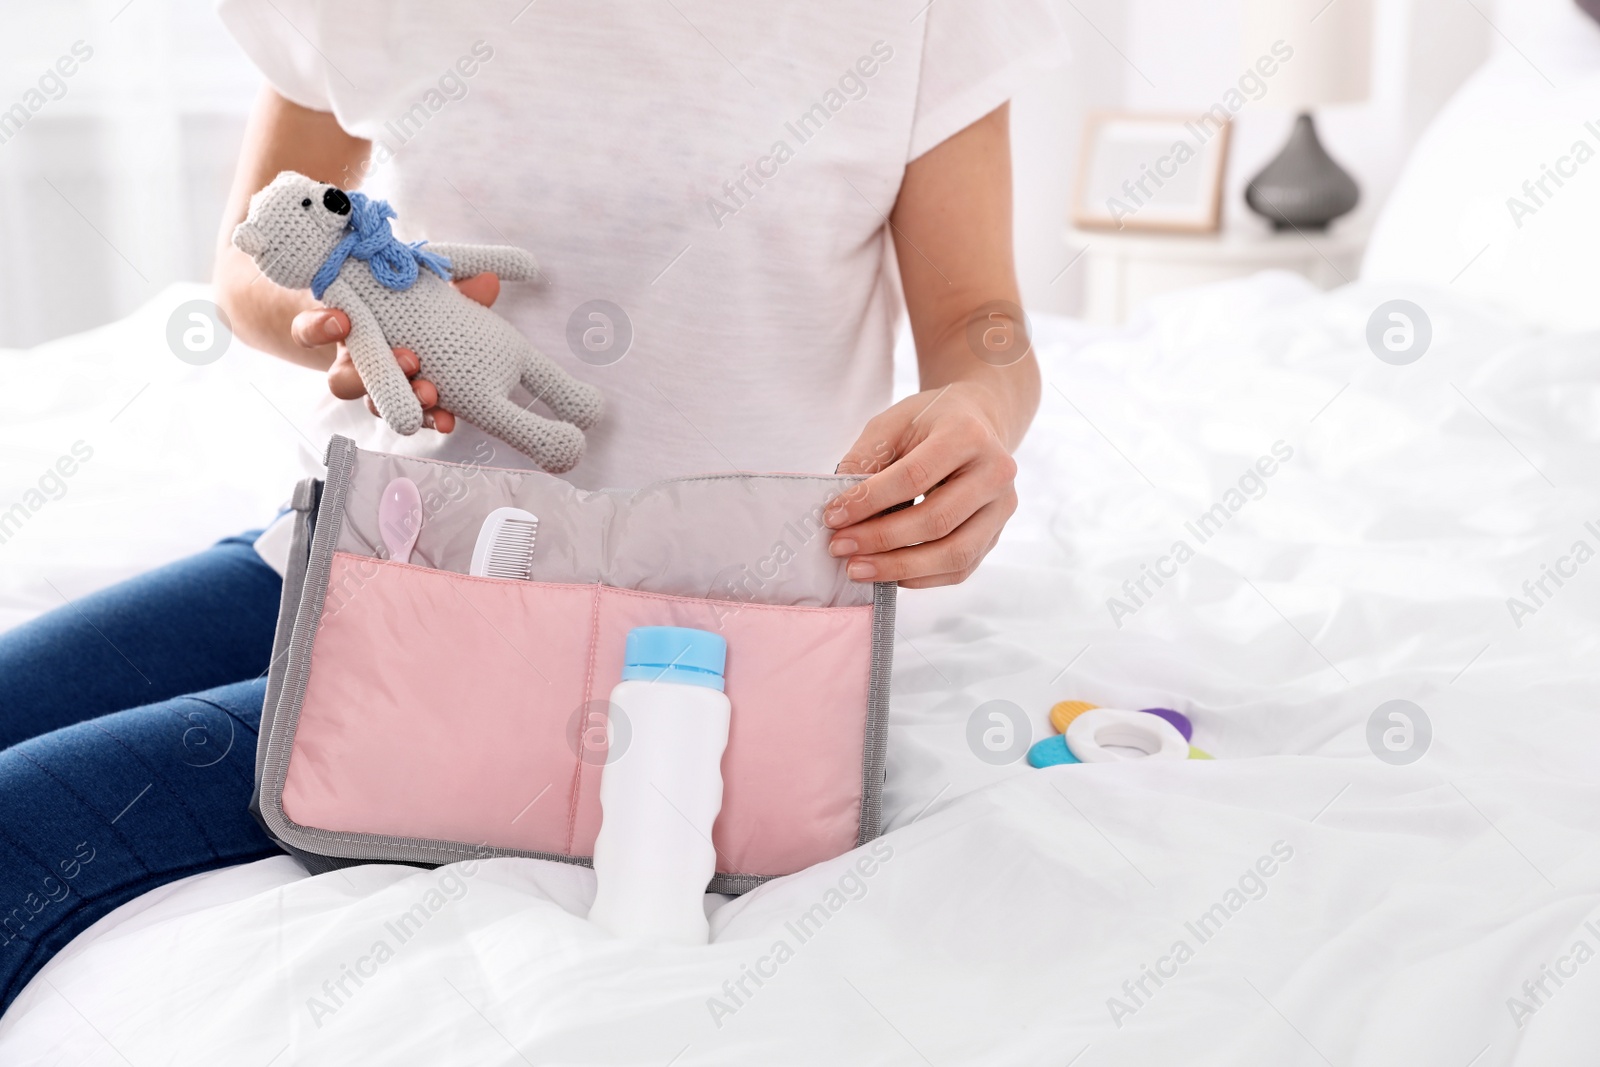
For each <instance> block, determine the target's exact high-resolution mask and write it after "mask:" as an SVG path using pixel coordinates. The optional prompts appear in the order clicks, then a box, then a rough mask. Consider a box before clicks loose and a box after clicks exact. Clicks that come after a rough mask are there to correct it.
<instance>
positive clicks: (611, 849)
mask: <svg viewBox="0 0 1600 1067" xmlns="http://www.w3.org/2000/svg"><path fill="white" fill-rule="evenodd" d="M727 655H728V643H727V642H726V641H724V640H723V639H722V638H721V637H719V636H718V635H716V634H714V633H710V632H709V631H706V630H694V629H689V628H686V627H681V626H639V627H635V628H634V629H633V630H630V631H629V632H628V644H627V649H626V653H625V658H624V660H623V663H624V666H623V668H622V681H621V682H619V683H618V684H617V687H616V688H615V689H613V690H612V691H611V704H612V708H613V710H612V713H611V715H610V716H608V720H607V724H606V731H607V737H608V739H610V740H613V741H614V740H615V737H616V734H615V733H614V732H613V729H614V726H615V723H614V721H613V720H615V719H616V717H617V715H618V712H619V711H620V713H621V715H622V716H623V717H625V719H626V721H627V723H628V726H629V727H630V728H631V740H630V741H629V743H628V747H627V749H626V751H623V752H621V753H618V754H616V755H614V756H613V757H610V758H608V759H607V762H606V765H605V770H604V772H603V774H602V777H601V779H600V809H601V821H600V834H599V837H597V838H596V840H595V843H594V873H595V877H596V880H597V882H598V883H599V884H598V888H597V891H596V893H595V898H594V907H593V908H591V909H590V910H589V921H590V922H592V923H594V924H595V925H596V926H598V927H600V928H601V929H602V930H605V931H606V932H608V933H610V934H612V935H614V936H617V937H632V938H639V939H642V940H650V941H658V942H670V943H672V944H682V945H703V944H705V943H706V941H707V940H708V939H709V938H710V936H711V930H710V927H709V925H708V924H707V922H706V914H705V900H704V897H705V892H706V883H707V882H709V881H711V876H712V875H713V874H715V873H716V870H717V853H716V850H715V849H714V848H713V847H712V845H711V825H712V823H714V822H716V819H717V812H719V811H721V810H722V750H723V749H724V748H726V747H727V744H728V713H729V707H728V698H727V697H726V696H724V695H723V693H722V671H723V666H724V664H725V663H726V661H727Z"/></svg>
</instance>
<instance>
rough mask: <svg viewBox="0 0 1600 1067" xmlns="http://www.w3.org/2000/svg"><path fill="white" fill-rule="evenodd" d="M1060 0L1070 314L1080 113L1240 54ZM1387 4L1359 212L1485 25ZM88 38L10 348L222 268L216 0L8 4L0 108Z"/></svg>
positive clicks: (31, 202) (1220, 25) (1175, 13)
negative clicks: (1070, 222) (1066, 56)
mask: <svg viewBox="0 0 1600 1067" xmlns="http://www.w3.org/2000/svg"><path fill="white" fill-rule="evenodd" d="M1051 2H1052V3H1055V4H1056V5H1057V8H1058V12H1059V17H1060V18H1061V20H1062V23H1063V25H1064V26H1065V27H1066V29H1067V32H1068V33H1069V35H1070V37H1071V41H1072V45H1073V49H1074V52H1075V56H1074V59H1073V62H1072V63H1071V64H1070V65H1069V66H1067V67H1065V68H1063V69H1061V70H1058V71H1054V72H1050V73H1048V74H1044V75H1041V76H1040V78H1039V79H1038V80H1037V81H1036V82H1035V83H1034V84H1032V85H1030V86H1029V87H1028V89H1027V90H1025V91H1024V92H1023V93H1022V95H1020V96H1019V97H1018V98H1017V100H1016V101H1015V104H1014V106H1013V118H1012V121H1013V143H1014V152H1015V171H1016V205H1017V212H1016V216H1017V224H1016V230H1017V234H1016V238H1017V259H1018V268H1019V272H1020V275H1021V279H1022V286H1023V295H1024V299H1025V303H1027V305H1028V306H1029V307H1031V308H1034V309H1037V310H1043V311H1054V312H1063V313H1069V314H1070V313H1072V312H1075V311H1076V310H1077V309H1078V307H1079V304H1080V302H1081V284H1082V270H1081V264H1079V265H1078V266H1076V267H1072V268H1070V269H1064V268H1068V264H1069V263H1070V262H1071V257H1072V255H1073V254H1074V250H1070V249H1068V248H1067V246H1066V245H1065V243H1064V242H1063V240H1062V227H1063V223H1064V221H1065V217H1066V205H1067V198H1068V192H1069V190H1070V188H1071V183H1072V180H1073V176H1074V174H1075V168H1076V163H1077V157H1078V145H1079V140H1080V138H1081V132H1082V120H1083V116H1084V114H1085V113H1086V112H1087V111H1089V110H1092V109H1120V108H1130V109H1198V108H1204V107H1206V106H1208V105H1210V104H1211V103H1213V102H1214V101H1215V100H1216V99H1217V97H1218V95H1219V94H1220V93H1221V92H1222V91H1223V90H1224V89H1225V88H1227V87H1228V86H1229V85H1231V84H1233V82H1234V81H1235V80H1236V79H1237V78H1238V76H1239V73H1240V71H1241V70H1242V68H1243V64H1242V60H1241V57H1240V55H1239V45H1238V38H1239V28H1238V19H1239V0H1205V2H1204V3H1197V2H1196V0H1051ZM1336 2H1337V0H1336ZM1374 2H1375V3H1376V5H1377V16H1376V22H1377V29H1376V33H1375V37H1376V39H1377V51H1376V54H1375V57H1374V78H1373V98H1372V100H1371V101H1370V102H1369V103H1366V104H1361V105H1352V106H1345V107H1339V108H1331V109H1328V111H1327V112H1326V113H1325V114H1323V115H1322V116H1321V117H1320V121H1321V124H1322V129H1323V132H1324V134H1325V140H1326V141H1327V143H1328V146H1329V148H1330V150H1331V151H1332V152H1334V154H1335V155H1336V156H1337V157H1338V158H1339V159H1340V160H1341V161H1343V162H1344V163H1345V165H1346V166H1347V167H1348V168H1349V169H1350V170H1351V171H1352V172H1353V173H1354V174H1355V175H1356V176H1357V177H1358V179H1359V180H1360V181H1361V182H1362V185H1363V190H1364V194H1365V199H1364V202H1363V205H1362V208H1361V210H1360V212H1359V213H1358V216H1359V217H1358V219H1357V220H1356V221H1357V222H1359V221H1360V218H1361V217H1365V216H1369V215H1370V213H1371V212H1372V211H1373V209H1374V208H1375V207H1376V206H1377V204H1378V203H1379V202H1380V201H1381V198H1382V196H1383V194H1384V193H1385V192H1386V191H1387V190H1388V188H1389V187H1390V185H1391V184H1392V183H1393V181H1394V178H1395V176H1396V174H1397V173H1398V170H1399V166H1400V164H1401V162H1402V160H1403V158H1404V155H1405V152H1406V150H1407V149H1408V148H1409V146H1410V145H1411V144H1412V143H1413V142H1414V140H1415V138H1416V135H1417V133H1418V132H1419V131H1420V130H1421V129H1422V128H1423V126H1424V125H1425V124H1426V122H1427V120H1428V119H1429V118H1430V117H1431V116H1432V115H1433V114H1434V112H1435V111H1436V110H1437V109H1438V107H1439V106H1440V105H1441V104H1442V103H1443V101H1444V100H1445V99H1446V98H1447V97H1448V96H1449V94H1450V93H1451V92H1452V91H1453V90H1454V88H1455V87H1456V85H1457V84H1459V82H1460V81H1461V80H1462V79H1463V78H1464V77H1465V76H1466V74H1467V73H1469V72H1470V71H1471V70H1472V69H1473V68H1474V67H1475V66H1476V65H1477V64H1478V62H1479V61H1480V60H1481V58H1482V57H1483V55H1484V53H1485V49H1486V41H1487V40H1488V39H1489V37H1490V34H1491V31H1490V29H1489V27H1488V25H1487V23H1486V22H1485V20H1484V18H1483V16H1482V15H1480V14H1479V13H1478V11H1477V9H1475V7H1474V5H1473V4H1469V3H1466V2H1464V0H1374ZM1503 2H1505V3H1507V4H1515V3H1517V2H1518V0H1503ZM1521 2H1523V3H1529V2H1536V3H1551V2H1557V0H1521ZM1559 2H1569V0H1559ZM1478 7H1486V5H1484V4H1482V3H1480V4H1479V5H1478ZM1508 17H1509V16H1508ZM1496 18H1497V22H1498V21H1500V18H1499V16H1498V15H1497V16H1496ZM78 40H82V41H83V42H85V44H87V45H88V46H89V47H91V48H92V49H93V50H94V55H93V58H92V59H90V60H89V61H88V62H86V63H84V64H82V66H81V69H80V70H79V71H78V72H77V73H76V74H74V75H73V76H72V77H71V78H69V79H66V85H67V91H66V93H65V95H64V96H63V97H62V98H61V99H60V100H53V101H50V102H49V103H47V104H46V105H45V107H44V108H43V109H42V110H41V111H40V112H39V113H38V114H37V115H36V116H35V117H34V118H33V119H32V120H30V123H29V127H28V128H27V130H26V134H25V135H24V136H20V137H17V138H15V139H13V140H11V141H8V142H6V143H0V247H4V248H6V249H7V250H8V254H7V255H6V256H0V347H17V346H25V345H29V344H34V343H36V342H39V341H42V340H47V339H49V338H52V337H59V336H61V335H63V334H68V333H73V332H76V331H79V330H83V329H87V328H89V327H92V326H96V325H99V324H101V323H104V322H107V321H110V320H111V319H113V318H116V317H118V316H121V315H123V314H126V313H127V312H129V311H130V310H132V309H133V308H134V307H137V306H138V305H139V304H140V303H142V302H143V301H144V300H146V299H147V298H148V297H149V296H150V295H152V294H153V293H155V292H157V291H159V290H160V289H161V288H162V287H163V286H164V285H166V284H167V283H168V282H171V281H174V280H181V279H196V280H197V279H203V278H205V277H206V276H207V275H208V274H209V271H210V263H211V249H212V242H213V240H214V237H215V233H214V228H215V225H216V220H217V218H218V217H219V215H220V212H221V209H222V204H223V199H224V196H225V194H226V192H227V186H228V179H229V175H230V173H231V166H232V161H233V158H234V155H235V153H236V151H237V147H238V142H239V138H240V133H241V124H242V120H243V116H244V114H245V112H246V109H247V108H248V106H249V102H250V100H251V98H252V96H253V94H254V90H255V85H256V77H255V74H254V71H253V69H252V68H251V67H250V65H249V63H248V61H247V60H246V59H245V58H244V56H243V55H242V54H241V53H240V52H239V50H238V48H237V47H236V46H235V45H234V44H233V42H232V40H231V38H229V37H228V35H227V34H226V33H225V32H224V31H223V29H222V27H221V25H220V24H219V23H218V21H217V19H216V17H215V15H214V14H213V12H212V10H211V4H210V2H209V0H135V2H134V3H132V4H131V5H128V6H126V7H123V6H122V5H121V4H120V3H119V2H117V0H98V2H94V3H90V2H88V0H51V2H50V3H48V4H42V3H37V2H33V0H0V107H4V106H9V105H10V103H12V102H14V101H15V100H16V99H17V98H18V97H19V96H20V94H21V93H22V92H23V90H24V89H26V88H27V87H28V86H29V85H31V84H33V83H34V82H35V80H36V79H37V77H38V76H39V74H40V73H42V72H43V71H44V70H45V69H46V68H47V67H49V66H50V65H52V64H53V63H55V62H56V60H57V59H58V58H60V57H61V56H62V55H64V54H67V53H68V51H69V49H70V48H71V46H72V45H73V43H74V42H75V41H78ZM1119 52H1120V53H1121V54H1119ZM1135 68H1137V70H1135ZM1140 72H1142V73H1140ZM1146 78H1148V79H1149V81H1148V82H1146V80H1145V79H1146ZM1268 102H1270V100H1267V101H1263V105H1262V106H1261V107H1260V108H1257V107H1256V106H1255V105H1247V106H1246V108H1245V110H1244V112H1243V113H1241V115H1240V116H1239V119H1238V121H1237V124H1236V128H1235V131H1234V132H1235V137H1234V151H1233V159H1232V163H1231V166H1230V178H1229V195H1228V200H1227V206H1226V210H1227V212H1228V213H1229V214H1230V215H1233V216H1240V215H1243V214H1245V212H1244V211H1243V206H1242V201H1240V199H1239V195H1240V190H1241V189H1242V188H1243V185H1244V183H1245V181H1247V180H1248V178H1249V176H1250V175H1251V174H1253V173H1254V172H1255V171H1256V170H1257V169H1259V167H1260V166H1261V164H1262V163H1263V162H1265V160H1267V159H1268V158H1270V157H1271V156H1272V155H1273V154H1274V153H1275V152H1276V151H1277V148H1278V146H1279V145H1280V144H1281V142H1282V139H1283V137H1284V134H1285V131H1286V129H1287V124H1288V122H1289V120H1290V116H1288V115H1287V114H1283V113H1278V112H1274V111H1272V110H1270V109H1269V108H1267V107H1266V106H1265V104H1266V103H1268ZM52 187H53V188H52Z"/></svg>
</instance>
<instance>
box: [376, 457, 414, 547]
mask: <svg viewBox="0 0 1600 1067" xmlns="http://www.w3.org/2000/svg"><path fill="white" fill-rule="evenodd" d="M421 530H422V494H421V493H420V492H418V491H417V483H416V482H414V481H412V480H411V479H410V478H396V479H395V480H394V481H392V482H390V483H389V484H388V485H386V486H384V487H383V496H382V498H381V499H379V501H378V532H379V533H381V534H382V535H383V544H384V547H385V548H387V549H388V550H389V559H390V560H392V561H393V562H395V563H409V562H411V550H412V549H413V548H415V547H416V545H417V534H418V533H419V532H421Z"/></svg>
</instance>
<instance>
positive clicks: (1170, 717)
mask: <svg viewBox="0 0 1600 1067" xmlns="http://www.w3.org/2000/svg"><path fill="white" fill-rule="evenodd" d="M1139 710H1140V711H1142V712H1144V713H1145V714H1146V715H1156V716H1159V717H1160V718H1163V719H1165V720H1167V721H1168V722H1170V723H1171V724H1172V725H1173V726H1176V727H1177V728H1178V732H1179V733H1180V734H1182V735H1183V739H1184V740H1185V741H1193V740H1194V723H1192V722H1190V721H1189V716H1187V715H1185V714H1184V713H1183V712H1181V711H1173V710H1172V709H1171V708H1140V709H1139Z"/></svg>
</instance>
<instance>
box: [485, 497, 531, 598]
mask: <svg viewBox="0 0 1600 1067" xmlns="http://www.w3.org/2000/svg"><path fill="white" fill-rule="evenodd" d="M538 533H539V519H538V517H537V516H535V515H533V514H532V513H530V512H526V511H523V510H522V509H521V508H495V509H494V510H493V511H491V512H489V517H488V518H487V519H484V520H483V528H482V529H480V530H479V531H478V543H477V544H476V545H475V546H473V549H472V567H471V569H470V570H468V572H467V573H468V574H476V575H478V576H479V577H482V578H511V579H515V580H516V581H521V582H531V581H533V541H534V538H535V536H537V535H538Z"/></svg>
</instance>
